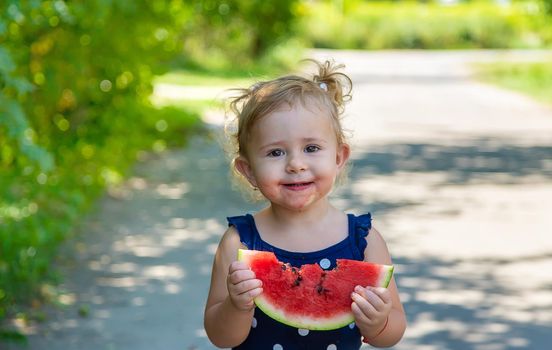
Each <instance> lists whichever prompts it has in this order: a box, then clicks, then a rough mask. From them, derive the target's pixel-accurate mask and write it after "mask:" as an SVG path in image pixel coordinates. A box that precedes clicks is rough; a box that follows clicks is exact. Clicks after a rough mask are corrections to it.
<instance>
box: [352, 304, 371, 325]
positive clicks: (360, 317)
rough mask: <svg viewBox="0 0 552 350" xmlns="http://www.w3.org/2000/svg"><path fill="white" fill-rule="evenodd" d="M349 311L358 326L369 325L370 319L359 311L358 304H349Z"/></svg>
mask: <svg viewBox="0 0 552 350" xmlns="http://www.w3.org/2000/svg"><path fill="white" fill-rule="evenodd" d="M351 311H352V312H353V316H354V318H355V321H356V322H357V323H360V324H370V323H371V321H370V319H369V318H368V317H367V316H366V314H365V313H364V312H363V311H362V310H361V309H360V307H359V306H358V304H357V303H356V302H355V301H353V302H352V303H351Z"/></svg>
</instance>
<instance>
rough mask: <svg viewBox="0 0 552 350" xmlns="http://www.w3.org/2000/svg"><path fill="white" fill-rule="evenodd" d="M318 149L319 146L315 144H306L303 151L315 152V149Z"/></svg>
mask: <svg viewBox="0 0 552 350" xmlns="http://www.w3.org/2000/svg"><path fill="white" fill-rule="evenodd" d="M319 150H320V147H318V146H316V145H308V146H307V147H305V152H307V153H312V152H316V151H319Z"/></svg>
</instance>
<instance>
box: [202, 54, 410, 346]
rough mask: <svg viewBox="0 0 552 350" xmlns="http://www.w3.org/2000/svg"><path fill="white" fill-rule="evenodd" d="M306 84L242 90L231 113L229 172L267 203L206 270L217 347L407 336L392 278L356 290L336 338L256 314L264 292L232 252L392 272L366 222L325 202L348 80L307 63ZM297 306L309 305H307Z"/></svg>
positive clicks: (341, 162) (387, 341)
mask: <svg viewBox="0 0 552 350" xmlns="http://www.w3.org/2000/svg"><path fill="white" fill-rule="evenodd" d="M315 63H316V65H317V66H318V74H317V75H315V76H314V77H313V78H312V79H307V78H303V77H299V76H284V77H281V78H278V79H274V80H271V81H265V82H261V83H257V84H255V85H253V86H252V87H251V88H250V89H244V90H240V91H241V93H242V94H241V95H240V96H238V97H236V98H235V99H233V101H232V103H231V107H232V110H233V111H234V113H235V114H236V117H237V121H238V129H237V133H236V134H235V135H234V137H235V141H236V146H237V147H236V156H235V158H234V160H233V166H234V168H235V170H236V171H237V173H238V174H240V175H241V176H243V178H245V179H246V180H247V182H248V183H249V184H250V185H251V187H252V188H253V189H254V190H255V191H258V192H257V193H260V194H262V196H263V197H264V198H266V200H268V206H267V207H266V208H264V209H262V210H261V211H259V212H258V213H255V214H254V215H250V214H247V215H245V216H236V217H231V218H228V222H229V228H228V230H227V231H226V233H225V234H224V236H223V237H222V239H221V241H220V243H219V246H218V250H217V252H216V255H215V260H214V263H213V273H212V276H211V288H210V290H209V296H208V299H207V304H206V307H205V320H204V322H205V330H206V331H207V335H208V336H209V339H210V340H211V341H212V342H213V344H215V345H216V346H219V347H232V348H235V349H274V350H288V349H307V348H308V349H358V348H360V345H361V340H363V341H364V342H367V343H369V344H371V345H373V346H376V347H389V346H392V345H393V344H395V343H397V342H398V341H399V340H400V339H401V337H402V335H403V333H404V330H405V328H406V320H405V314H404V309H403V307H402V304H401V302H400V300H399V295H398V292H397V286H396V284H395V282H394V280H392V281H391V283H390V284H389V287H388V288H387V289H385V288H372V287H364V286H357V287H356V288H355V291H354V292H353V293H352V295H351V299H352V300H351V310H352V312H353V314H354V318H355V322H354V323H352V324H350V325H349V326H346V327H343V328H341V329H338V330H334V331H308V330H304V329H296V328H293V327H289V326H287V325H284V324H282V323H279V322H278V321H275V320H273V319H271V318H269V317H268V316H267V315H265V314H264V313H263V312H262V311H261V310H259V309H258V308H255V306H254V303H253V299H254V298H255V297H256V296H258V295H259V294H261V293H262V292H263V286H262V284H261V281H260V280H258V279H256V278H255V274H254V273H253V271H251V270H250V269H248V267H247V266H246V265H244V263H242V262H238V261H236V260H237V252H238V249H239V248H243V249H255V250H269V251H273V252H274V253H275V254H276V256H277V258H278V259H279V260H280V261H283V262H286V263H290V264H291V265H292V266H297V267H299V266H301V265H302V264H308V263H319V264H320V266H321V267H322V268H324V269H332V268H334V267H335V259H336V258H346V259H356V260H366V261H371V262H376V263H380V264H391V257H390V255H389V252H388V250H387V246H386V244H385V241H384V240H383V238H382V236H381V235H380V233H379V232H378V231H377V230H376V229H375V228H373V227H372V225H371V217H370V214H365V215H361V216H355V215H352V214H346V213H343V212H342V211H340V210H338V209H336V208H335V207H334V206H332V205H331V204H330V202H329V200H328V195H329V193H330V192H331V190H332V188H333V186H334V183H335V181H336V178H338V177H339V175H340V174H342V173H343V171H344V168H345V166H346V164H347V161H348V160H349V154H350V148H349V145H348V144H347V143H346V140H345V137H344V133H343V129H342V126H341V121H340V115H341V113H342V111H343V108H342V107H343V104H344V101H345V100H347V99H348V98H350V92H351V88H352V84H351V80H350V79H349V77H347V76H346V75H345V74H343V73H341V72H338V69H340V68H342V66H335V65H333V64H332V63H331V62H324V63H323V64H321V63H319V62H315ZM305 302H308V301H307V300H306V301H305Z"/></svg>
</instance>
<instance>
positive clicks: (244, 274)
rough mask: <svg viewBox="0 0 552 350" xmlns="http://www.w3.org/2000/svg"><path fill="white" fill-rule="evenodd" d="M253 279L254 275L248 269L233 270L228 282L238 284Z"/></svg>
mask: <svg viewBox="0 0 552 350" xmlns="http://www.w3.org/2000/svg"><path fill="white" fill-rule="evenodd" d="M254 278H255V273H254V272H253V271H251V270H249V269H247V270H235V271H233V272H231V273H230V274H229V275H228V281H229V282H230V283H231V284H238V283H240V282H241V281H245V280H250V279H254Z"/></svg>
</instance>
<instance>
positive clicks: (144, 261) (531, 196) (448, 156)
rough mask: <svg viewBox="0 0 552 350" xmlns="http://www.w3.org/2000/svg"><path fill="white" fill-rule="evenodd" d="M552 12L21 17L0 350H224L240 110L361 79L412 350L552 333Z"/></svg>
mask: <svg viewBox="0 0 552 350" xmlns="http://www.w3.org/2000/svg"><path fill="white" fill-rule="evenodd" d="M551 45H552V1H550V0H528V1H521V0H520V1H514V0H511V1H508V0H496V1H492V0H488V1H483V0H482V1H453V0H442V1H429V0H428V1H360V0H340V1H315V0H310V1H307V0H283V1H261V0H252V1H246V0H227V1H214V0H213V1H207V0H204V1H170V0H159V1H145V0H138V1H130V0H128V1H112V2H111V1H102V0H91V1H86V2H84V1H83V2H70V1H63V0H56V1H38V0H35V1H17V0H4V1H2V2H0V349H4V348H5V349H39V350H42V349H54V350H61V349H64V350H65V349H79V350H80V349H83V350H87V349H133V350H137V349H187V350H196V349H214V347H213V346H212V345H210V343H209V341H208V339H207V338H206V335H205V332H204V330H203V326H202V313H203V306H204V302H205V298H206V292H207V288H208V285H209V278H210V272H211V271H210V269H211V262H212V257H213V254H214V251H215V249H216V245H217V242H218V240H219V238H220V236H221V234H222V233H223V232H224V230H225V227H226V222H225V217H226V216H232V215H238V214H242V213H245V212H248V211H254V210H256V209H258V208H259V207H260V206H262V205H263V204H262V203H257V204H255V203H250V202H247V201H246V200H244V199H243V198H242V196H241V194H240V193H239V191H236V190H235V189H234V188H233V186H232V182H231V179H230V172H229V168H228V157H227V156H226V155H225V153H224V151H223V148H224V147H223V145H222V143H223V137H222V133H221V130H222V123H223V120H224V112H223V109H222V107H223V102H222V100H223V98H224V96H226V92H225V90H226V89H228V88H231V87H245V86H248V85H249V84H252V83H254V82H255V81H257V80H262V79H266V78H271V77H275V76H277V75H279V74H282V73H284V72H290V71H293V72H295V71H300V70H304V69H307V67H305V66H304V65H302V64H300V63H299V61H300V60H301V59H302V58H305V57H314V58H319V59H326V58H333V59H335V60H336V61H337V62H341V63H345V64H346V67H347V68H346V72H347V73H348V74H350V76H351V78H352V79H353V82H354V92H353V93H354V95H353V101H352V102H351V103H350V105H349V106H348V109H347V111H346V117H345V124H346V125H347V127H348V128H349V129H350V130H351V140H350V142H351V144H352V146H353V166H352V169H351V173H350V176H349V179H348V181H347V183H346V184H344V185H343V186H341V187H340V188H339V189H337V191H336V192H335V193H334V195H333V197H334V198H333V199H334V202H335V203H336V205H337V206H338V207H340V208H341V209H343V210H345V211H348V212H354V213H357V214H360V213H364V212H367V211H370V212H372V214H373V216H374V218H375V222H374V224H375V226H376V227H378V229H379V230H380V231H381V232H382V233H383V234H384V236H385V237H386V240H387V242H388V245H389V248H390V250H391V252H392V255H393V258H394V262H395V264H396V271H397V274H396V279H397V282H398V285H399V289H400V292H401V298H402V300H403V302H404V305H405V308H406V311H407V317H408V321H409V327H408V330H407V332H406V334H405V337H404V339H403V341H402V342H401V343H400V344H399V345H397V346H395V347H394V348H395V349H415V350H433V349H435V350H437V349H439V350H441V349H454V350H463V349H478V350H506V349H508V350H510V349H539V350H540V349H543V350H544V349H548V348H549V347H550V343H551V341H552V274H551V272H550V271H552V255H551V252H552V239H550V237H549V235H550V232H551V231H550V228H549V216H550V213H552V107H551V106H552V51H551V50H550V48H551Z"/></svg>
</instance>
